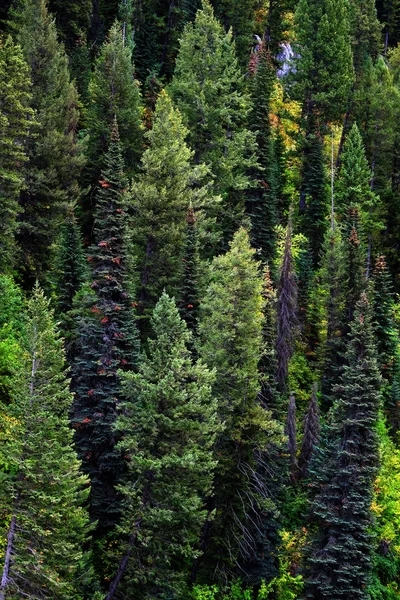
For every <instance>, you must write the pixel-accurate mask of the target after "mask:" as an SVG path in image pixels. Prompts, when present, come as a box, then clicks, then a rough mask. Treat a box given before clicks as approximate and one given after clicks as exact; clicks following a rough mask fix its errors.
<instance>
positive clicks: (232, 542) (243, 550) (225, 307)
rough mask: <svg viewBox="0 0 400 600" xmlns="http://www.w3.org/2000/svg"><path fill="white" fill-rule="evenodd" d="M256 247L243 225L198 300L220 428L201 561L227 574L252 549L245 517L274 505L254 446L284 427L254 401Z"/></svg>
mask: <svg viewBox="0 0 400 600" xmlns="http://www.w3.org/2000/svg"><path fill="white" fill-rule="evenodd" d="M254 253H255V251H254V250H253V249H251V248H250V245H249V238H248V234H247V232H246V231H245V230H244V229H240V230H239V231H238V232H237V233H236V234H235V236H234V238H233V241H232V242H231V244H230V250H229V252H228V253H227V254H225V255H221V256H218V257H216V258H214V260H213V262H212V264H211V266H210V274H209V281H210V283H209V287H208V289H207V291H206V294H205V296H204V298H203V301H202V303H201V306H200V323H199V338H200V340H199V345H198V351H199V355H200V356H201V358H202V359H203V360H204V361H205V362H206V364H208V365H209V367H213V368H215V369H216V372H217V374H216V380H215V384H214V386H213V393H214V394H215V396H216V398H217V400H218V412H219V416H220V419H221V421H222V422H223V423H224V431H223V434H222V435H220V436H219V438H218V441H217V444H216V447H215V453H216V454H215V456H216V458H218V466H217V470H216V479H215V495H214V497H213V498H212V502H211V505H210V510H215V517H214V519H213V522H212V525H211V535H210V533H209V534H208V535H209V539H208V541H207V542H206V544H207V545H206V551H205V556H204V558H203V559H202V560H201V562H200V563H199V568H202V569H206V571H207V570H210V571H211V573H214V574H215V575H214V576H216V577H218V578H220V577H222V578H223V577H224V574H225V576H226V573H227V572H229V570H230V569H232V567H233V566H234V565H235V563H236V561H237V560H238V558H239V556H240V557H241V558H246V559H248V557H249V556H250V557H251V556H252V555H253V554H254V551H255V549H254V548H252V544H253V541H252V539H251V536H249V535H247V532H248V528H249V522H248V518H250V520H251V514H252V512H253V511H254V512H255V513H256V515H257V513H258V511H260V512H261V508H262V507H263V505H264V508H268V506H269V508H271V501H270V500H269V498H268V493H266V489H265V488H264V486H263V485H262V482H260V479H259V478H258V477H257V476H256V462H255V452H258V453H259V454H262V453H263V452H265V453H266V454H267V455H268V451H269V447H270V444H274V443H276V444H277V445H279V434H281V427H280V426H279V425H278V423H277V422H276V421H274V420H273V419H272V418H271V413H270V412H269V411H267V410H265V409H264V408H262V407H261V406H260V405H259V404H258V403H257V401H256V400H257V394H258V391H259V375H258V369H257V366H258V363H259V360H260V356H261V352H262V321H263V315H262V312H261V308H262V296H261V290H262V279H261V277H260V274H259V271H258V264H257V263H256V262H255V261H254ZM253 518H255V519H257V517H256V516H254V517H253ZM203 563H204V564H203Z"/></svg>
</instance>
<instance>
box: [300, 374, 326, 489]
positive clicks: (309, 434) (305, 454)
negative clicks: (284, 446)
mask: <svg viewBox="0 0 400 600" xmlns="http://www.w3.org/2000/svg"><path fill="white" fill-rule="evenodd" d="M320 429H321V424H320V413H319V406H318V398H317V384H316V383H314V385H313V389H312V394H311V399H310V403H309V405H308V409H307V412H306V416H305V418H304V430H303V440H302V443H301V450H300V456H299V466H300V473H301V475H302V477H305V476H306V474H307V469H308V465H309V463H310V460H311V458H312V455H313V453H314V451H315V448H316V446H318V442H319V436H320Z"/></svg>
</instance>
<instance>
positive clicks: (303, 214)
mask: <svg viewBox="0 0 400 600" xmlns="http://www.w3.org/2000/svg"><path fill="white" fill-rule="evenodd" d="M306 127H307V131H306V137H305V141H304V147H303V163H302V173H301V178H302V180H301V190H300V206H299V216H300V227H301V231H302V233H304V234H305V235H306V236H307V238H308V240H309V243H310V246H311V248H312V260H313V266H314V268H316V267H317V266H318V264H319V261H320V258H321V256H320V255H321V249H322V245H323V241H324V236H325V232H326V229H327V225H328V220H327V216H328V198H327V187H326V173H325V166H324V156H323V140H322V137H321V135H320V134H319V133H318V131H317V128H316V125H315V121H314V117H309V119H308V120H307V126H306Z"/></svg>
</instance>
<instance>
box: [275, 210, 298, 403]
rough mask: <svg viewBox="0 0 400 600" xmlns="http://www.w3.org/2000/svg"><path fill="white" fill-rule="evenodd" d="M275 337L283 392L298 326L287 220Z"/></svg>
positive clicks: (279, 383)
mask: <svg viewBox="0 0 400 600" xmlns="http://www.w3.org/2000/svg"><path fill="white" fill-rule="evenodd" d="M277 313H278V315H277V339H276V358H277V369H276V381H277V384H278V389H279V390H280V391H281V392H284V391H285V390H286V387H287V379H288V369H289V361H290V359H291V357H292V356H293V352H294V341H295V338H296V330H297V328H298V316H297V281H296V273H295V270H294V263H293V256H292V224H291V221H289V224H288V228H287V233H286V242H285V250H284V254H283V261H282V266H281V272H280V279H279V287H278V311H277Z"/></svg>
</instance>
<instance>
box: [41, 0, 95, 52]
mask: <svg viewBox="0 0 400 600" xmlns="http://www.w3.org/2000/svg"><path fill="white" fill-rule="evenodd" d="M49 10H50V12H51V13H52V14H53V15H54V16H55V18H56V25H57V29H58V31H59V33H60V38H61V39H62V41H63V42H64V43H65V46H66V48H67V51H68V52H69V53H70V52H71V50H72V51H73V49H74V46H75V45H76V43H77V42H78V41H79V39H80V37H81V36H85V35H86V32H87V30H88V29H89V25H90V19H91V16H92V1H91V0H49Z"/></svg>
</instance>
